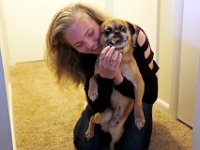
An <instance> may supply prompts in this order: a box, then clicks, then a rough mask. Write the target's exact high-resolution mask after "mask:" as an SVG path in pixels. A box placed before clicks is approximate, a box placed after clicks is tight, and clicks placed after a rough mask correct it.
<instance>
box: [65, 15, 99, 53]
mask: <svg viewBox="0 0 200 150" xmlns="http://www.w3.org/2000/svg"><path fill="white" fill-rule="evenodd" d="M99 37H100V29H99V24H97V23H96V22H95V21H94V20H93V19H92V18H91V17H90V16H87V15H82V16H80V17H78V18H77V19H76V20H75V22H74V23H73V24H72V26H71V27H69V28H67V29H66V30H65V32H64V39H65V41H67V42H68V43H69V44H70V45H71V46H72V47H73V48H75V49H76V50H77V51H78V52H80V53H85V54H99V53H100V50H101V49H100V46H99Z"/></svg>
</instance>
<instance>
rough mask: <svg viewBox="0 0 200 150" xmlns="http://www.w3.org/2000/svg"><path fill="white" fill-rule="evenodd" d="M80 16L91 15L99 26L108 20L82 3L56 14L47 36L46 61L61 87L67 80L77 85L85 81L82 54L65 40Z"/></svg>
mask: <svg viewBox="0 0 200 150" xmlns="http://www.w3.org/2000/svg"><path fill="white" fill-rule="evenodd" d="M80 14H86V15H89V16H90V17H91V18H92V19H94V21H96V22H97V23H98V24H99V25H100V24H101V23H102V22H103V21H104V20H106V18H107V16H105V15H103V14H102V13H100V12H99V11H98V10H96V9H94V8H92V7H91V6H88V5H84V4H81V3H73V4H70V5H67V6H65V7H64V8H63V9H61V10H60V11H59V12H58V13H56V14H55V16H54V17H53V19H52V21H51V24H50V26H49V29H48V32H47V35H46V52H45V60H46V62H47V65H48V66H49V68H50V69H51V70H52V71H53V73H54V74H55V75H56V77H57V81H58V83H59V85H63V84H64V82H63V81H65V79H67V80H68V79H70V80H72V82H73V83H75V84H76V85H78V84H80V83H82V82H84V81H85V75H84V73H83V70H82V68H81V67H80V57H79V55H80V54H79V53H78V52H77V51H76V50H75V49H73V48H72V47H71V46H70V45H69V44H67V43H66V42H65V41H64V39H63V33H64V31H65V30H66V28H69V27H70V26H71V25H72V24H73V23H74V21H75V19H76V17H77V15H80Z"/></svg>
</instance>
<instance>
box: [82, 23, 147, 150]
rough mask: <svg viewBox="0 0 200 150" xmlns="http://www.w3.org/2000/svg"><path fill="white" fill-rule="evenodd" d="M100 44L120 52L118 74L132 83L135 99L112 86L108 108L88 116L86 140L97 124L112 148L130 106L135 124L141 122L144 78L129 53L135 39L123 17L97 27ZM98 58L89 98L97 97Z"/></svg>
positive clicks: (139, 126)
mask: <svg viewBox="0 0 200 150" xmlns="http://www.w3.org/2000/svg"><path fill="white" fill-rule="evenodd" d="M100 30H101V31H100V32H101V37H100V44H101V46H102V47H105V46H108V45H109V46H114V47H115V50H116V51H119V52H120V53H121V54H122V60H121V63H120V70H121V73H122V76H124V77H126V78H127V79H128V80H129V81H131V82H132V84H133V85H134V91H135V101H133V100H132V99H131V98H129V97H126V96H123V95H122V94H121V93H119V92H118V91H117V90H115V89H113V92H112V95H111V108H107V109H106V110H105V111H104V112H102V113H96V114H95V115H93V116H91V118H90V122H89V126H88V129H87V131H86V133H85V136H86V138H87V139H88V140H89V139H91V138H92V137H93V135H94V126H95V124H100V125H101V128H102V130H103V131H105V132H109V133H110V134H111V137H112V141H111V143H110V149H111V150H114V145H115V143H116V142H118V141H119V139H120V138H121V136H122V134H123V132H124V124H125V122H126V120H127V118H128V116H129V114H130V113H131V111H132V109H133V107H134V117H135V124H136V126H137V128H138V129H141V128H142V127H143V126H144V124H145V118H144V113H143V109H142V98H143V95H144V81H143V79H142V76H141V74H140V71H139V68H138V66H137V63H136V60H135V59H134V57H133V51H134V46H133V45H134V43H135V40H136V33H135V28H134V26H133V25H132V24H130V23H129V22H127V21H124V20H120V19H111V20H107V21H105V22H103V23H102V25H101V27H100ZM97 64H98V60H97V62H96V65H95V71H94V75H93V76H92V78H91V79H90V84H89V91H88V96H89V97H90V99H91V100H93V101H94V100H95V99H96V98H97V97H98V85H97V83H96V77H97V74H98V73H99V70H98V65H97Z"/></svg>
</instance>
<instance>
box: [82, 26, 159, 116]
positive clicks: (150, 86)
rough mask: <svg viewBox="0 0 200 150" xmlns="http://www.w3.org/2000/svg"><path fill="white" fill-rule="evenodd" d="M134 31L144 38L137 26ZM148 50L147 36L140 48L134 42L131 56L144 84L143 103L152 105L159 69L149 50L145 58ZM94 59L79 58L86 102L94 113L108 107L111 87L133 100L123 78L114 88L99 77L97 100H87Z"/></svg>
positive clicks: (110, 80) (90, 57)
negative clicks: (151, 67)
mask: <svg viewBox="0 0 200 150" xmlns="http://www.w3.org/2000/svg"><path fill="white" fill-rule="evenodd" d="M135 30H136V33H137V35H139V32H143V34H144V35H145V36H146V34H145V32H144V31H143V30H142V29H141V28H140V27H139V26H135ZM148 48H150V45H149V41H148V38H147V36H146V39H145V42H144V44H143V45H142V46H140V45H139V44H138V43H137V40H136V47H135V50H134V52H133V56H134V57H135V59H136V61H137V65H138V67H139V70H140V72H141V74H142V77H143V80H144V82H145V92H144V96H143V102H145V103H149V104H153V103H154V102H155V101H156V99H157V97H158V81H157V76H156V72H157V71H158V69H159V67H158V65H157V64H156V62H155V61H154V60H153V54H154V53H153V51H152V50H151V48H150V53H149V55H148V57H147V58H146V57H145V55H144V53H145V51H147V49H148ZM96 59H97V55H94V54H83V55H82V56H81V65H82V68H83V70H84V73H85V75H86V82H85V85H84V86H85V92H86V96H87V101H88V103H89V104H90V106H91V107H92V108H93V109H94V111H95V112H102V111H104V110H105V108H107V107H109V106H110V97H111V93H112V90H113V87H114V88H115V89H116V90H118V91H119V92H120V93H121V94H123V95H124V96H128V97H130V98H132V99H134V98H135V95H134V85H133V84H132V83H131V82H130V81H129V80H127V79H126V78H125V77H124V79H123V81H122V83H121V84H119V85H118V86H114V84H113V81H112V79H105V78H102V77H100V76H98V78H97V84H98V99H96V100H95V101H94V102H93V101H91V100H90V99H89V97H88V89H89V80H90V78H91V77H92V76H93V73H94V67H95V62H96ZM150 63H153V64H154V67H153V69H150V67H149V64H150Z"/></svg>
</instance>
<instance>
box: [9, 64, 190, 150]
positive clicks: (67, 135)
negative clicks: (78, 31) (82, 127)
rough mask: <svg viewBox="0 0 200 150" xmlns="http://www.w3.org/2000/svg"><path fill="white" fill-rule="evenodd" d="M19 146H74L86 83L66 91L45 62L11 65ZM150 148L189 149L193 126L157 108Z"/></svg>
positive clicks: (61, 149) (48, 149)
mask: <svg viewBox="0 0 200 150" xmlns="http://www.w3.org/2000/svg"><path fill="white" fill-rule="evenodd" d="M10 75H11V82H12V92H13V113H14V125H15V134H16V145H17V150H73V149H74V147H73V138H72V131H73V126H74V124H75V122H76V120H77V119H78V117H79V115H80V113H81V111H82V108H83V105H84V102H85V96H84V91H83V87H82V86H80V87H79V88H78V89H75V87H74V86H72V85H67V86H66V90H65V91H64V92H62V91H60V90H59V88H58V86H57V85H56V84H55V79H54V78H53V76H52V74H51V73H50V72H49V71H48V69H47V67H46V66H45V63H44V62H43V61H40V62H31V63H21V64H17V65H15V66H13V67H11V68H10ZM153 117H154V126H153V135H152V141H151V146H150V150H190V149H192V148H191V145H192V144H191V142H192V130H191V129H190V128H188V127H186V126H185V125H183V124H182V123H180V122H178V121H176V120H173V119H172V118H171V117H169V116H168V115H167V114H166V113H165V112H163V111H162V110H159V109H158V108H154V111H153Z"/></svg>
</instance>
